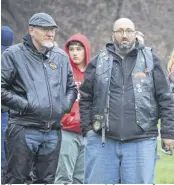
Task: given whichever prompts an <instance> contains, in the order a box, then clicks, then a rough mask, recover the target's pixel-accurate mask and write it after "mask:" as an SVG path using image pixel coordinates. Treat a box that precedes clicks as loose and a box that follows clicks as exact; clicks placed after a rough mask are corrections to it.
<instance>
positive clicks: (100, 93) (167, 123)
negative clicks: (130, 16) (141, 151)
mask: <svg viewBox="0 0 174 185" xmlns="http://www.w3.org/2000/svg"><path fill="white" fill-rule="evenodd" d="M139 49H141V48H139ZM139 49H138V48H137V49H134V50H133V51H132V52H130V53H129V54H128V56H127V57H125V59H124V61H122V59H121V58H120V57H119V56H117V55H116V54H115V52H114V46H113V44H108V45H107V48H106V50H104V51H101V52H100V54H99V55H97V56H96V57H95V58H94V59H93V60H92V61H91V62H90V63H89V65H88V67H87V69H86V71H85V79H84V83H83V84H82V85H81V87H80V93H81V96H80V117H81V121H80V124H81V128H82V132H83V134H84V135H86V133H87V132H88V131H89V130H91V129H94V130H95V131H96V132H98V133H101V127H103V125H104V127H105V128H106V137H112V138H114V139H116V140H120V141H128V140H134V139H143V138H151V137H156V136H157V135H158V129H157V123H158V118H161V122H162V129H161V135H162V137H163V138H171V139H173V138H174V116H173V113H174V99H173V97H172V93H171V91H170V87H169V81H168V79H167V77H166V74H165V72H164V71H163V69H162V67H161V65H160V60H159V58H158V57H157V56H155V55H154V54H152V57H153V58H152V60H153V61H149V63H150V64H152V65H154V66H153V68H152V69H151V67H149V66H148V65H147V69H148V72H147V74H145V73H146V71H145V67H144V63H143V64H142V67H141V66H139V65H141V63H140V62H142V61H141V60H138V62H136V61H137V53H138V50H139ZM111 55H112V59H111V60H110V58H111V57H110V56H111ZM141 70H142V72H141ZM139 71H140V72H139ZM143 71H145V73H144V72H143ZM141 75H144V76H141ZM108 87H109V88H108ZM107 99H109V101H108V100H107ZM158 109H159V114H158ZM107 122H108V123H107ZM103 123H104V124H103Z"/></svg>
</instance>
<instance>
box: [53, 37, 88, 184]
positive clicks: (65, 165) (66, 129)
mask: <svg viewBox="0 0 174 185" xmlns="http://www.w3.org/2000/svg"><path fill="white" fill-rule="evenodd" d="M65 51H66V52H67V54H68V55H69V58H70V61H71V66H72V70H73V73H74V78H75V83H76V85H77V87H78V89H79V86H80V84H81V83H82V81H83V80H84V71H85V69H86V66H87V65H88V63H89V61H90V43H89V41H88V39H87V38H86V37H85V36H84V35H81V34H75V35H73V36H71V37H70V38H69V39H68V41H67V42H66V43H65ZM79 98H80V97H79V93H78V97H77V99H76V101H75V103H74V105H73V107H72V109H71V112H70V113H69V114H66V115H65V116H64V117H63V119H62V124H63V128H62V143H61V150H60V156H59V164H58V168H57V172H56V178H55V183H56V184H65V183H68V184H81V183H83V177H84V138H83V136H82V133H81V131H80V115H79Z"/></svg>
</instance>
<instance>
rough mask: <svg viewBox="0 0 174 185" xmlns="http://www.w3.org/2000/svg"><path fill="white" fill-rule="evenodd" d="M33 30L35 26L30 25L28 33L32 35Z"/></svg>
mask: <svg viewBox="0 0 174 185" xmlns="http://www.w3.org/2000/svg"><path fill="white" fill-rule="evenodd" d="M33 30H34V28H33V27H32V26H29V28H28V33H29V34H30V35H32V32H33Z"/></svg>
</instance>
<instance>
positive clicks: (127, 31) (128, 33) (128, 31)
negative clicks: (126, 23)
mask: <svg viewBox="0 0 174 185" xmlns="http://www.w3.org/2000/svg"><path fill="white" fill-rule="evenodd" d="M113 32H114V33H116V34H118V35H121V36H123V34H124V33H126V35H128V36H130V35H133V34H134V33H135V31H134V30H131V29H127V30H123V29H119V30H116V31H113Z"/></svg>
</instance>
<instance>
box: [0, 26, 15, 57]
mask: <svg viewBox="0 0 174 185" xmlns="http://www.w3.org/2000/svg"><path fill="white" fill-rule="evenodd" d="M13 40H14V33H13V30H12V29H11V28H9V27H8V26H2V27H1V54H2V53H3V52H4V50H5V49H7V48H8V47H10V46H11V45H12V44H13Z"/></svg>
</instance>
